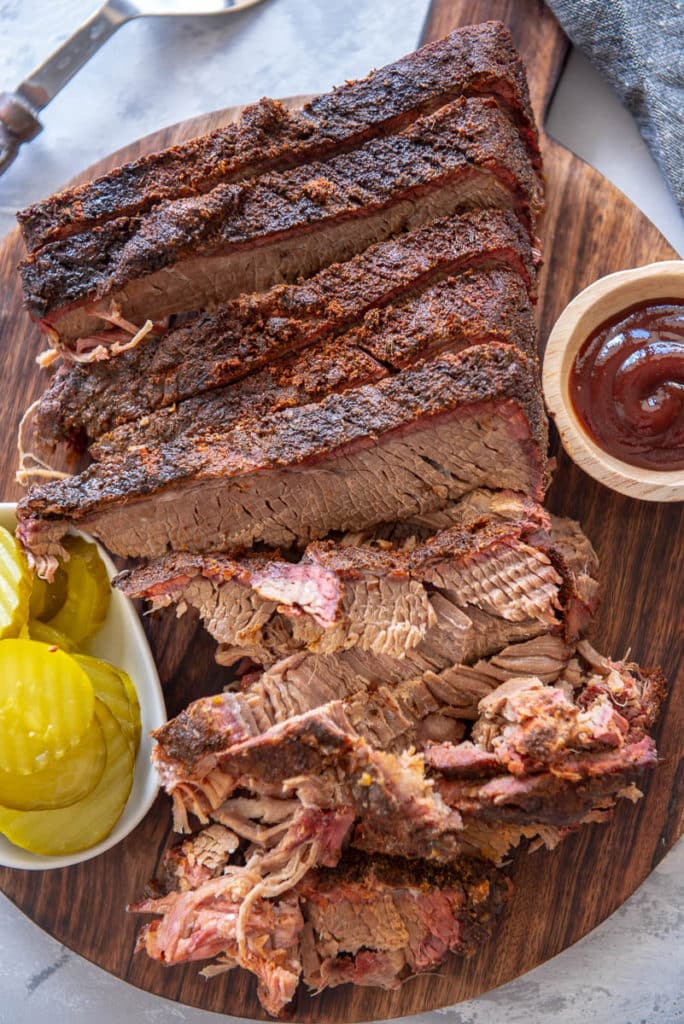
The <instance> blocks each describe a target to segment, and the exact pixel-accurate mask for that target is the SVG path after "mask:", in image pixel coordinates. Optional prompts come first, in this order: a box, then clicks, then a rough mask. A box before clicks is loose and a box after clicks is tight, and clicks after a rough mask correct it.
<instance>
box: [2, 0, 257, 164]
mask: <svg viewBox="0 0 684 1024" xmlns="http://www.w3.org/2000/svg"><path fill="white" fill-rule="evenodd" d="M260 2H261V0H107V2H106V3H105V4H104V5H103V6H102V7H101V8H100V9H99V11H95V13H94V14H91V16H90V17H89V18H88V20H87V21H86V22H84V23H83V25H81V27H80V28H79V29H77V30H76V32H74V34H73V35H72V36H70V37H69V39H67V41H66V42H65V43H63V44H62V46H60V47H59V49H58V50H55V52H54V53H53V54H52V56H50V57H48V59H47V60H46V61H44V62H43V63H42V64H41V65H40V67H37V68H36V70H35V71H33V72H31V74H30V75H29V76H28V78H26V79H25V80H24V81H23V82H22V83H21V85H20V86H19V87H18V88H17V90H16V92H0V174H2V173H3V171H5V170H6V169H7V167H9V165H10V164H11V163H12V161H13V160H14V158H15V156H16V155H17V152H18V150H19V147H20V145H21V144H22V142H28V141H29V140H30V139H33V138H35V137H36V135H38V133H39V132H40V131H42V127H43V126H42V125H41V123H40V121H39V120H38V117H37V114H38V112H39V111H40V110H42V109H43V107H46V106H47V105H48V103H49V102H50V100H51V99H53V97H54V96H56V95H57V93H58V92H59V91H60V89H62V88H63V87H64V86H65V85H66V84H67V82H68V81H69V80H70V79H71V78H73V76H74V75H75V74H76V72H77V71H78V70H79V69H80V68H82V67H83V65H84V64H85V63H86V61H88V60H90V58H91V57H92V56H93V54H94V53H95V52H96V51H97V50H99V49H100V47H101V46H102V45H103V43H106V42H107V40H108V39H109V37H110V36H112V35H114V33H115V32H116V30H117V29H118V28H120V27H121V26H122V25H124V24H125V23H126V22H127V21H132V20H133V19H134V18H153V17H162V16H165V17H168V16H180V15H185V16H188V17H194V16H195V15H198V14H231V13H234V12H235V11H243V10H245V8H247V7H252V6H253V5H254V4H258V3H260Z"/></svg>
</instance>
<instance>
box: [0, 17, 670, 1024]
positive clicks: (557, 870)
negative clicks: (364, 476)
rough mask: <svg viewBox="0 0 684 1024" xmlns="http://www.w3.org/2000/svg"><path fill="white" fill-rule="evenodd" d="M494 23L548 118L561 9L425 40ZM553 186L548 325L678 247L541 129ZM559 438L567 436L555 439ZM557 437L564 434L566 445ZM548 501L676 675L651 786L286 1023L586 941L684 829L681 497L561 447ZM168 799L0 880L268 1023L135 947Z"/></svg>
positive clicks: (383, 1007) (117, 960)
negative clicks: (509, 896) (466, 950)
mask: <svg viewBox="0 0 684 1024" xmlns="http://www.w3.org/2000/svg"><path fill="white" fill-rule="evenodd" d="M488 18H501V20H503V21H505V22H506V23H507V24H508V25H509V26H510V28H511V30H512V32H513V35H514V38H515V41H516V44H517V45H518V47H519V48H520V50H521V52H522V54H523V57H524V58H525V60H526V62H527V65H528V71H529V78H530V86H531V91H532V97H533V101H534V106H535V111H536V113H537V116H538V118H539V119H540V122H541V121H542V120H543V112H544V110H545V108H546V105H547V103H548V101H549V98H550V96H551V94H552V92H553V89H554V87H555V84H556V82H557V79H558V76H559V74H560V70H561V68H562V64H563V61H564V59H565V56H566V53H567V41H566V40H565V38H564V36H563V34H562V32H561V31H560V29H559V28H558V25H557V24H556V22H555V20H554V19H553V17H552V16H551V15H550V14H549V12H548V11H547V10H546V9H545V7H544V6H543V5H542V4H541V3H539V2H536V0H508V2H507V0H499V2H496V0H494V2H492V0H464V2H457V0H452V2H450V0H436V2H435V3H433V6H432V8H431V11H430V14H429V17H428V19H427V23H426V26H425V32H424V39H425V40H428V39H435V38H438V37H440V36H442V35H444V34H446V33H447V32H449V31H450V30H451V29H453V28H454V27H456V26H457V25H462V24H468V23H471V22H476V21H482V20H486V19H488ZM238 114H239V111H236V110H231V111H220V112H218V113H214V114H211V115H207V116H206V117H202V118H196V119H194V120H192V121H188V122H185V123H183V124H180V125H176V126H174V127H171V128H167V129H165V130H163V131H160V132H158V133H155V134H154V135H152V136H149V137H148V138H146V139H143V140H142V141H140V142H137V143H134V144H132V145H131V146H128V147H126V148H125V149H124V150H121V151H120V152H118V153H115V154H113V155H112V156H111V157H109V158H108V159H106V160H103V161H102V162H101V163H100V164H98V165H96V166H95V167H94V168H90V170H88V171H87V172H85V173H84V174H83V175H82V176H81V178H80V179H79V180H85V179H87V178H88V177H90V176H92V175H94V174H98V173H101V172H103V171H104V170H107V169H109V168H111V167H113V166H115V165H116V164H119V163H122V162H124V161H127V160H131V159H134V158H135V157H137V156H138V155H140V154H141V153H144V152H150V151H152V150H154V149H158V148H160V147H162V146H167V145H170V144H172V143H178V142H180V141H182V140H184V139H187V138H190V137H192V136H194V135H197V134H200V133H202V132H205V131H209V130H211V129H213V128H216V127H217V126H219V125H221V124H224V123H225V122H226V121H227V120H229V119H232V118H234V117H236V116H237V115H238ZM543 147H544V156H545V161H546V176H547V182H548V194H547V212H546V216H545V223H544V226H543V240H544V248H545V270H544V274H543V280H542V287H541V299H540V304H539V322H540V337H541V339H542V341H543V340H544V339H545V338H546V336H547V334H548V332H549V329H550V327H551V325H552V323H553V322H554V320H555V318H556V316H557V315H558V314H559V312H560V311H561V309H562V308H563V307H564V306H565V304H566V303H567V302H568V301H569V299H571V298H572V297H573V296H574V295H575V294H576V293H577V292H578V291H579V290H580V289H581V288H583V287H584V286H585V285H586V284H588V283H590V282H591V281H593V280H595V279H596V278H597V277H599V276H601V275H602V274H605V273H608V272H610V271H613V270H618V269H622V268H625V267H633V266H638V265H640V264H643V263H648V262H651V261H653V260H658V259H668V258H672V257H673V255H674V254H673V252H672V250H671V249H670V248H669V247H668V245H667V244H666V243H665V241H664V239H663V238H662V236H661V235H660V234H659V233H658V232H657V231H656V229H655V228H654V227H653V225H652V224H650V223H649V222H648V221H647V220H646V219H645V218H644V217H643V216H642V214H641V213H640V212H639V211H638V210H637V209H636V207H634V206H633V205H632V204H631V203H630V202H629V201H628V200H627V199H626V198H625V197H624V196H623V195H622V194H621V193H619V192H618V191H617V190H616V189H615V188H613V187H612V186H611V185H610V184H609V183H608V182H607V181H605V180H604V179H603V178H602V177H601V176H600V175H599V174H597V173H596V172H595V171H594V170H592V169H591V168H589V167H588V166H587V165H586V164H584V163H582V162H581V161H580V160H578V159H577V158H575V157H574V156H572V154H570V153H569V152H567V151H565V150H564V149H562V148H561V147H559V146H558V145H556V144H555V143H554V142H552V141H551V140H550V139H547V138H544V139H543ZM21 252H22V247H21V243H20V240H19V238H18V235H17V234H16V233H15V234H13V235H11V236H10V237H9V238H8V239H7V240H6V241H5V243H4V244H3V245H2V246H1V247H0V281H1V282H2V287H3V291H2V298H1V300H0V360H1V366H0V369H1V371H2V381H3V386H2V388H1V389H0V419H1V422H2V425H3V432H4V437H5V444H4V446H3V448H2V450H0V479H1V480H2V493H3V496H4V497H5V498H6V499H11V498H16V497H18V496H19V491H18V489H17V488H16V487H15V485H14V483H13V476H14V470H15V468H16V466H15V463H16V456H15V449H14V437H15V434H16V428H17V425H18V423H19V420H20V417H21V414H22V412H23V410H24V409H25V408H26V406H27V405H28V404H29V403H30V402H31V401H32V400H33V399H34V398H35V397H36V396H37V395H38V393H39V391H40V390H41V388H42V386H43V384H44V381H43V380H42V379H41V375H40V374H39V372H38V370H37V368H36V366H35V364H34V357H35V355H36V353H37V352H38V350H39V348H40V347H41V343H40V341H39V338H38V332H37V330H36V328H35V327H34V326H33V325H32V324H31V323H30V321H29V319H28V317H27V316H26V314H25V313H24V312H23V311H22V308H21V298H20V290H19V284H18V280H17V277H16V275H15V272H14V267H15V264H16V262H17V260H18V259H19V258H20V256H21ZM554 444H556V442H555V441H554ZM556 447H557V445H556ZM548 504H549V506H550V508H551V509H552V510H553V511H554V512H558V513H561V514H564V515H570V516H573V517H575V518H577V519H579V520H580V521H581V523H582V525H583V526H584V528H585V530H586V531H587V533H588V535H589V537H590V538H591V539H592V541H593V542H594V545H595V547H596V549H597V551H598V554H599V556H600V559H601V566H602V578H603V582H604V588H603V589H604V595H603V605H602V610H601V612H600V614H599V618H598V622H597V624H596V629H595V631H594V637H595V640H596V643H597V644H598V645H599V646H600V648H601V650H603V651H605V652H606V653H608V654H612V655H614V656H622V655H624V654H625V653H626V652H627V651H628V650H629V651H631V655H632V657H634V658H635V659H636V660H637V661H639V662H640V663H641V664H642V665H645V666H649V665H653V664H656V663H660V664H661V665H662V666H663V668H664V669H665V671H666V673H667V674H668V676H669V678H670V681H671V684H672V686H671V691H670V696H669V701H668V705H667V706H666V708H665V711H664V714H663V717H662V720H661V724H660V728H659V730H658V736H657V738H658V745H659V749H660V753H661V757H662V764H661V765H660V766H659V768H658V770H657V771H656V772H655V773H654V774H653V776H652V778H651V779H650V781H649V783H648V785H647V786H646V792H645V798H644V800H642V801H641V802H640V803H638V804H636V805H635V806H632V805H630V804H628V803H627V802H624V804H623V806H621V807H620V808H619V810H618V811H617V813H616V815H615V817H614V820H613V822H612V824H610V825H609V826H599V825H596V826H591V827H587V828H584V829H583V830H582V831H581V832H580V833H579V834H578V835H576V836H575V837H574V838H571V839H569V840H568V841H566V842H565V843H563V844H561V846H560V847H559V848H558V849H556V850H555V851H553V852H537V853H534V854H530V855H523V856H520V857H518V858H517V860H516V862H515V863H514V865H513V867H512V869H511V874H512V877H513V880H514V883H515V895H514V898H513V901H512V903H511V905H510V907H509V908H508V910H507V912H506V913H505V915H504V917H503V918H502V920H501V923H500V925H499V927H498V929H497V932H496V934H495V937H494V938H493V940H492V941H491V942H490V943H489V945H488V946H486V947H485V948H484V949H483V950H482V951H481V952H480V953H479V954H478V956H477V957H475V958H473V959H471V960H469V961H466V962H463V961H462V960H460V959H458V958H456V957H453V958H451V959H450V960H449V961H448V962H447V963H446V964H445V965H444V967H443V968H442V970H441V971H440V972H439V973H438V974H431V975H429V976H423V977H418V978H416V979H414V980H412V981H410V982H407V983H406V984H405V985H404V986H403V987H402V988H401V989H400V990H399V991H397V992H391V993H388V992H382V991H379V990H373V989H360V988H354V987H353V986H350V985H345V986H342V987H340V988H338V989H334V990H332V991H329V992H325V993H323V994H322V995H320V996H317V997H309V996H308V995H307V994H306V993H305V992H303V991H300V993H299V995H298V998H297V999H296V1000H295V1002H294V1003H293V1004H292V1006H291V1007H290V1009H289V1010H288V1012H287V1013H286V1014H285V1018H286V1019H288V1020H297V1021H307V1022H308V1021H311V1022H314V1021H316V1022H323V1021H325V1022H328V1021H331V1022H332V1021H360V1020H375V1019H385V1018H390V1017H396V1016H402V1015H405V1014H412V1013H418V1012H421V1011H426V1010H430V1009H433V1008H435V1007H440V1006H445V1005H447V1004H450V1003H455V1002H457V1001H459V1000H462V999H467V998H470V997H473V996H476V995H478V994H479V993H481V992H485V991H487V990H489V989H491V988H493V987H495V986H497V985H501V984H503V983H504V982H506V981H509V980H510V979H512V978H515V977H517V976H518V975H520V974H522V973H523V972H525V971H528V970H530V969H531V968H532V967H534V966H536V965H537V964H540V963H542V962H543V961H545V960H547V959H548V958H549V957H551V956H553V955H554V954H556V953H558V952H560V951H561V950H562V949H564V948H566V947H567V946H569V945H570V944H571V943H573V942H575V941H576V940H577V939H579V938H580V937H581V936H582V935H584V934H585V933H586V932H588V931H589V930H590V929H591V928H594V927H595V926H596V925H597V924H598V923H599V922H601V921H603V920H604V918H606V917H607V916H608V915H609V914H611V913H612V912H613V911H614V910H615V909H616V908H617V907H619V906H620V904H621V903H622V902H623V901H624V900H625V899H626V898H627V897H628V896H629V895H630V894H631V893H632V892H633V891H634V890H635V889H636V887H637V886H638V885H639V884H640V883H641V882H642V881H643V879H644V878H645V877H646V876H647V875H648V874H649V872H650V871H651V870H652V868H653V867H654V865H655V864H657V863H658V861H659V860H660V858H661V857H662V856H663V855H664V854H665V852H666V851H667V850H668V849H669V848H670V846H671V845H672V844H673V842H674V841H675V839H676V838H677V837H678V836H679V834H680V833H681V831H682V825H683V821H682V814H683V808H684V793H683V788H684V787H683V783H684V772H683V770H682V736H683V735H684V720H683V719H684V715H683V708H684V679H682V678H681V668H680V660H681V651H682V632H681V627H682V615H681V609H682V607H683V606H684V593H683V592H682V571H681V565H682V560H681V559H682V535H683V531H682V519H681V515H682V506H679V505H670V506H664V505H653V504H646V503H640V502H637V501H633V500H630V499H628V498H622V497H620V496H618V495H616V494H613V493H611V492H609V491H607V490H606V489H605V488H603V487H601V486H600V485H599V484H597V483H594V482H593V481H592V480H591V479H590V478H589V477H587V476H585V475H584V474H583V473H582V472H581V471H580V470H578V469H576V468H575V467H574V466H573V465H572V464H571V463H570V461H569V460H568V459H567V457H566V456H565V455H564V454H563V453H562V452H560V453H558V469H557V472H556V475H555V479H554V483H553V485H552V487H551V490H550V494H549V499H548ZM145 624H146V629H147V632H148V635H149V638H150V642H151V644H152V648H153V650H154V653H155V655H156V658H157V663H158V666H159V671H160V675H161V677H162V680H163V682H164V684H165V690H166V698H167V704H168V708H169V712H170V713H171V714H175V713H176V712H178V711H179V710H180V709H181V708H182V707H183V706H184V705H185V704H187V703H188V701H189V700H190V699H193V698H196V697H199V696H201V695H203V694H205V693H210V692H216V691H217V690H219V689H220V688H221V686H222V683H223V675H222V671H221V670H220V669H218V668H217V667H216V665H215V664H214V662H213V648H214V644H213V642H212V641H211V640H210V639H209V638H208V637H207V636H206V635H205V634H204V633H203V631H202V629H201V628H200V627H199V626H198V625H197V623H196V622H195V620H194V619H192V618H191V617H190V616H189V615H187V616H185V617H184V618H183V619H181V620H179V621H176V619H175V618H174V617H173V614H172V613H171V611H169V612H168V614H162V615H159V616H156V617H152V618H146V620H145ZM169 812H170V805H169V801H168V799H167V798H165V797H160V798H159V799H158V801H157V803H156V804H155V807H154V808H153V810H152V811H151V813H150V814H149V815H148V817H147V818H146V819H145V821H144V822H143V823H142V824H141V825H140V826H139V827H138V829H137V830H136V831H135V832H134V833H133V834H132V835H131V836H129V837H128V839H126V840H125V842H123V843H122V844H121V845H120V846H118V847H116V848H115V849H113V850H111V851H110V852H109V853H107V854H105V855H103V856H101V857H99V858H97V859H96V860H93V861H89V862H88V863H86V864H83V865H80V866H78V867H74V868H70V869H66V870H60V871H53V872H46V873H44V874H38V873H29V872H20V871H10V870H7V869H5V870H0V887H1V888H2V890H3V891H4V892H5V893H6V894H7V895H8V896H9V897H10V898H11V899H12V900H14V902H15V903H16V904H17V906H18V907H20V908H21V909H22V910H24V911H25V913H26V914H28V915H29V916H30V917H31V918H32V919H33V920H34V921H36V922H37V923H38V924H39V925H40V926H41V927H42V928H44V929H45V930H46V931H48V932H49V933H50V934H52V935H54V936H55V937H56V938H58V939H60V940H61V941H62V942H64V943H65V944H66V945H67V946H69V947H70V948H71V949H74V950H76V951H77V952H79V953H81V954H82V955H83V956H85V957H87V958H88V959H90V960H92V961H94V962H95V963H97V964H99V965H100V966H101V967H103V968H105V969H106V970H108V971H110V972H112V973H113V974H115V975H118V976H119V977H120V978H123V979H125V980H126V981H128V982H130V983H132V984H134V985H138V986H139V987H141V988H144V989H147V990H148V991H150V992H156V993H158V994H160V995H163V996H166V997H167V998H170V999H174V1000H178V1001H180V1002H183V1003H187V1004H190V1005H194V1006H201V1007H204V1008H205V1009H208V1010H214V1011H219V1012H224V1013H231V1014H235V1015H238V1016H240V1017H248V1018H256V1019H265V1015H264V1013H263V1011H262V1010H261V1008H260V1006H259V1003H258V1001H257V999H256V986H255V982H254V980H253V979H252V978H251V977H250V976H249V975H247V974H246V973H243V972H240V971H234V972H232V973H230V974H227V975H222V976H220V977H217V978H215V979H213V980H212V981H210V982H206V981H204V980H202V979H201V978H199V977H198V973H197V967H196V966H192V965H191V966H188V967H183V968H179V967H175V968H171V969H165V968H163V967H161V966H160V965H159V964H157V963H153V962H152V961H150V960H148V959H147V958H146V957H145V956H143V955H135V954H134V952H133V950H134V943H135V934H136V930H137V927H138V925H139V924H140V921H138V920H136V919H135V918H134V917H132V916H131V915H128V914H126V912H125V909H124V904H125V903H126V901H128V900H134V899H136V898H138V897H140V896H141V894H142V892H143V887H144V885H145V882H146V880H147V879H148V878H149V877H150V876H152V875H153V874H154V872H155V868H156V865H157V864H158V862H159V858H160V856H161V854H162V852H163V849H164V847H165V845H166V842H167V839H168V835H169V828H170V813H169Z"/></svg>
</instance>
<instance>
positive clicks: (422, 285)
mask: <svg viewBox="0 0 684 1024" xmlns="http://www.w3.org/2000/svg"><path fill="white" fill-rule="evenodd" d="M477 268H481V269H480V270H479V272H478V269H477ZM485 268H489V269H488V270H485ZM494 268H496V269H494ZM507 268H510V269H509V270H508V269H507ZM469 269H470V270H472V271H473V272H472V273H470V274H466V271H467V270H469ZM451 275H459V276H458V277H457V278H455V279H454V280H445V279H447V278H450V276H451ZM533 280H534V268H533V265H532V256H531V253H530V247H529V241H528V240H527V238H526V236H525V235H524V233H523V232H522V230H521V229H520V226H519V225H518V223H517V222H516V221H515V219H514V218H513V217H512V215H511V214H507V213H505V212H499V211H489V210H487V211H478V212H473V213H468V214H464V215H462V216H460V217H453V218H450V219H448V220H446V221H440V222H438V223H437V224H435V225H430V226H428V227H426V228H421V229H420V230H419V231H416V232H412V233H410V234H408V235H403V236H399V237H398V238H396V239H392V240H391V241H388V242H382V243H379V244H377V245H375V246H372V247H371V249H369V250H368V251H367V252H365V253H363V254H362V255H360V256H358V257H355V258H354V259H353V260H350V261H349V262H348V263H346V264H336V265H334V266H333V267H330V268H328V269H326V270H323V271H321V272H320V273H319V274H317V275H316V277H314V278H312V279H311V280H310V281H307V282H304V283H301V284H297V285H290V286H283V285H280V286H277V287H276V288H274V289H272V290H271V291H270V292H267V293H265V294H261V295H252V296H243V297H241V298H239V299H236V300H234V301H233V302H231V303H229V304H228V305H227V306H226V307H223V308H222V309H221V310H219V311H218V312H217V313H213V314H201V315H199V316H196V317H194V318H193V319H191V320H190V321H189V322H188V323H186V324H184V325H183V326H182V327H179V328H176V329H175V330H171V331H168V332H167V333H166V334H164V335H162V337H157V336H156V335H148V336H147V337H146V338H145V339H143V341H141V342H140V344H138V345H137V347H136V348H134V349H133V350H131V351H129V352H126V353H122V354H121V355H119V356H117V357H116V358H114V359H108V360H104V361H96V362H92V363H89V364H75V365H65V366H62V367H61V368H60V369H59V370H58V371H57V373H56V374H55V376H54V378H53V380H52V382H51V384H50V386H49V387H48V389H47V390H46V392H45V394H44V395H43V396H42V399H41V403H40V406H39V407H38V409H37V411H36V414H35V416H34V425H35V432H36V435H37V437H38V439H39V441H40V442H41V443H42V444H43V445H47V446H48V447H51V446H54V445H55V444H56V443H58V442H60V441H69V442H70V443H72V444H73V445H75V446H76V447H85V446H86V444H87V443H88V442H89V441H90V440H92V439H94V438H97V437H99V436H100V435H101V434H102V433H104V432H105V431H108V430H110V429H111V428H112V427H115V426H117V425H119V424H121V423H125V422H127V421H129V420H136V419H139V418H140V417H141V416H143V415H147V414H148V413H151V412H152V411H154V410H156V409H159V408H162V407H163V406H168V405H172V404H175V403H176V402H179V401H182V400H183V399H188V398H190V397H192V396H193V395H198V394H202V393H203V392H205V391H208V390H212V389H215V388H219V387H222V386H224V385H226V384H230V383H231V382H233V381H239V380H241V379H243V378H245V377H248V376H252V377H253V376H255V375H256V373H257V371H258V370H260V369H261V368H263V367H265V366H267V365H270V364H274V363H277V362H278V361H279V360H280V361H282V360H283V359H284V358H285V357H288V356H292V355H293V354H294V353H297V352H299V351H300V350H301V349H306V348H310V347H312V346H314V347H315V348H316V350H317V351H318V352H321V353H323V352H327V351H328V348H329V344H330V343H331V342H332V339H334V338H335V337H337V336H339V335H340V334H343V332H344V331H348V329H349V328H350V327H351V326H353V325H354V324H358V323H360V328H359V329H357V330H356V331H352V332H351V334H346V335H345V334H343V337H342V338H341V339H339V341H338V342H335V343H334V344H335V346H336V347H335V354H336V357H337V358H336V359H335V360H334V361H335V362H337V361H338V359H339V360H341V358H342V355H343V354H344V353H345V352H353V353H356V352H359V350H361V351H362V352H366V353H369V354H370V355H375V358H376V359H379V360H380V361H381V362H384V363H385V364H387V365H390V366H393V367H396V366H399V365H405V364H406V363H407V362H408V361H410V360H414V359H415V358H417V357H418V356H421V355H423V354H424V355H427V354H429V353H430V352H431V351H439V350H440V349H443V348H447V347H450V348H451V347H455V348H458V347H461V348H462V347H464V346H465V345H467V344H474V343H477V342H478V341H486V340H498V341H506V342H510V343H512V344H515V345H519V346H520V347H521V348H523V350H525V351H528V352H530V351H532V350H533V349H534V323H533V319H532V313H531V309H530V306H529V302H528V300H527V296H526V293H525V289H526V287H527V288H530V287H531V285H532V282H533ZM388 307H389V308H388ZM367 358H368V357H367ZM300 364H301V365H305V364H303V363H301V361H300ZM290 365H292V364H290ZM295 365H297V363H296V360H295ZM290 372H291V373H294V369H291V371H290ZM330 372H332V369H331V371H330ZM275 373H276V371H275V370H274V371H272V373H271V375H269V374H265V373H262V375H261V378H260V381H261V385H260V386H261V387H262V388H265V390H266V392H267V393H268V394H269V396H273V394H274V390H275V387H276V381H275V380H274V379H273V378H274V376H275ZM339 379H340V380H344V379H345V374H340V375H339ZM301 380H302V381H303V382H306V381H308V380H309V375H308V374H306V373H305V374H302V376H301ZM281 386H282V385H281ZM310 390H311V391H313V389H312V388H310ZM225 394H226V401H230V395H229V393H228V392H226V393H225ZM236 394H237V392H236Z"/></svg>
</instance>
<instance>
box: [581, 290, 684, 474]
mask: <svg viewBox="0 0 684 1024" xmlns="http://www.w3.org/2000/svg"><path fill="white" fill-rule="evenodd" d="M570 396H571V398H572V404H573V406H574V407H575V411H576V413H577V415H578V416H579V419H580V420H581V422H582V424H583V426H584V428H585V430H586V431H587V433H588V434H589V435H590V436H591V437H592V438H593V440H594V441H595V442H596V444H598V445H599V446H600V447H601V448H603V450H604V451H605V452H607V453H608V454H609V455H613V456H614V457H615V458H617V459H621V460H622V461H623V462H628V463H630V464H631V465H632V466H641V467H644V468H646V469H656V470H661V471H662V470H678V469H684V302H682V300H681V299H661V300H658V301H657V302H656V301H653V300H651V301H649V302H648V303H642V304H640V305H638V306H632V307H630V308H629V309H626V310H625V311H624V312H622V313H620V314H619V316H616V317H613V319H611V320H608V321H607V322H606V323H604V324H601V326H600V327H598V328H597V329H596V330H595V331H594V332H593V334H591V335H590V336H589V337H588V338H587V340H586V341H585V342H584V344H583V345H582V347H581V349H580V351H579V352H578V354H577V357H576V359H575V362H574V364H573V367H572V370H571V373H570Z"/></svg>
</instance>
